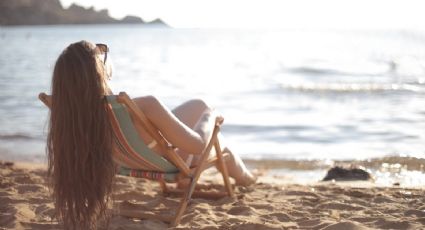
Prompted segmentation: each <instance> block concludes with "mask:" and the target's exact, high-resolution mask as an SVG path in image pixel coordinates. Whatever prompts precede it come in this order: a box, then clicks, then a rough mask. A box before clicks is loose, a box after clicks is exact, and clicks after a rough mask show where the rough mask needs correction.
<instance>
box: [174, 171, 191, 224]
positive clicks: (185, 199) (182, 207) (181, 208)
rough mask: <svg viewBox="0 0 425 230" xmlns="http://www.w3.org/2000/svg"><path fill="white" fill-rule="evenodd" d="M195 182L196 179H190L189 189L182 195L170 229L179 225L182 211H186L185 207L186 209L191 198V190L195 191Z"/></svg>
mask: <svg viewBox="0 0 425 230" xmlns="http://www.w3.org/2000/svg"><path fill="white" fill-rule="evenodd" d="M196 181H197V178H196V179H192V182H191V184H190V186H189V188H188V189H187V190H186V192H185V193H184V195H183V197H182V199H181V202H180V206H179V208H178V209H177V212H176V216H175V218H174V220H173V221H172V222H171V227H175V226H177V225H178V224H179V223H180V219H181V217H182V215H183V213H184V211H185V210H186V207H187V205H188V204H189V201H190V197H191V196H192V193H193V190H194V189H195V186H196Z"/></svg>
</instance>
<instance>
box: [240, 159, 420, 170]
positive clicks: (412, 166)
mask: <svg viewBox="0 0 425 230" xmlns="http://www.w3.org/2000/svg"><path fill="white" fill-rule="evenodd" d="M244 162H246V163H247V164H249V165H251V166H253V167H254V168H261V169H288V170H315V169H328V168H330V167H333V166H337V165H338V166H341V165H345V166H354V165H355V166H360V167H364V168H367V169H373V170H381V171H399V170H402V169H403V170H415V171H422V172H425V166H424V165H425V159H424V158H416V157H402V156H387V157H380V158H371V159H367V160H292V159H244Z"/></svg>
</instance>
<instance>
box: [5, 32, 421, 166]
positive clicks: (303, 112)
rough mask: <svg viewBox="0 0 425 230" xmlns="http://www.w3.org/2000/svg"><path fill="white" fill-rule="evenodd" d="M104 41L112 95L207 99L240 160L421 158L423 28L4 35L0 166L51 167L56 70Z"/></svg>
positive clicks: (172, 102)
mask: <svg viewBox="0 0 425 230" xmlns="http://www.w3.org/2000/svg"><path fill="white" fill-rule="evenodd" d="M83 39H84V40H89V41H92V42H95V43H96V42H98V43H106V44H108V45H109V46H110V55H109V56H108V57H111V58H112V59H113V63H114V73H113V79H112V81H111V86H112V88H113V90H114V91H115V92H116V93H118V92H119V91H126V92H127V93H129V94H130V95H131V96H133V97H135V96H142V95H148V94H151V95H155V96H157V97H158V98H160V99H161V100H162V101H163V102H164V103H165V104H167V105H168V106H170V107H174V106H176V105H178V104H179V103H182V102H184V101H185V100H187V99H191V98H202V99H204V100H206V101H207V102H209V104H210V105H212V106H214V107H215V108H217V109H218V110H219V111H220V112H221V113H222V114H223V115H224V117H225V125H224V127H223V132H224V135H225V136H226V137H227V139H228V144H229V145H230V146H232V148H233V149H234V151H235V152H237V153H239V154H240V155H242V157H243V158H254V159H258V158H262V159H264V158H266V159H295V160H341V159H342V160H351V159H357V160H361V159H369V158H381V157H385V156H396V157H400V156H412V157H419V158H423V157H424V154H425V31H332V30H329V31H314V30H311V31H308V30H307V31H306V30H303V31H298V30H206V29H198V30H197V29H159V28H144V27H142V26H130V25H129V26H122V25H120V26H117V25H102V26H46V27H0V158H5V159H13V160H34V161H43V160H44V142H45V136H46V121H47V115H48V112H47V109H46V108H45V107H44V106H43V105H42V103H41V102H39V101H38V99H37V95H38V93H39V92H43V91H44V92H47V93H48V92H49V91H50V80H51V73H52V69H53V65H54V62H55V60H56V58H57V57H58V55H59V54H60V52H61V51H62V50H63V49H64V48H65V47H66V46H67V45H68V44H70V43H72V42H75V41H80V40H83Z"/></svg>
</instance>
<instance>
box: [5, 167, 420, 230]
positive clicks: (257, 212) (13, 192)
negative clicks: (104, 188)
mask: <svg viewBox="0 0 425 230" xmlns="http://www.w3.org/2000/svg"><path fill="white" fill-rule="evenodd" d="M45 176H46V171H45V166H44V165H42V164H30V163H28V164H23V163H17V164H14V165H13V166H11V165H6V164H5V163H4V162H3V163H1V164H0V229H61V226H60V225H59V224H58V222H57V220H56V219H55V217H54V206H53V202H52V199H51V197H50V193H49V189H48V187H47V183H46V178H45ZM219 179H220V177H219V175H217V173H216V172H215V171H207V172H206V175H205V177H204V183H206V182H211V181H212V182H221V181H220V180H219ZM159 191H160V188H159V185H158V184H157V183H155V182H150V181H148V180H145V179H136V178H129V177H121V176H117V177H116V182H115V187H114V204H113V206H112V207H111V211H112V213H118V210H145V211H147V212H150V211H154V210H160V211H161V212H162V213H163V214H167V215H172V214H173V211H174V209H175V208H176V207H177V204H178V201H179V199H178V198H176V197H163V196H162V195H161V193H160V192H159ZM168 207H170V208H168ZM424 226H425V190H424V188H420V187H418V188H403V187H378V186H375V185H374V184H373V182H337V183H333V182H327V183H322V182H318V183H312V184H304V185H299V184H292V183H291V182H287V181H285V179H284V178H280V177H272V176H262V177H260V179H259V182H258V183H257V184H255V185H253V186H250V187H246V188H245V187H236V196H235V197H234V198H222V199H219V200H205V199H193V200H192V202H191V204H190V205H189V207H188V208H187V210H186V212H185V213H184V215H183V218H182V221H181V224H180V225H179V226H177V227H176V228H175V229H421V228H424ZM167 228H168V225H167V224H165V223H163V222H161V221H157V220H138V219H130V218H126V217H123V216H119V215H113V216H112V217H111V219H110V223H109V229H167Z"/></svg>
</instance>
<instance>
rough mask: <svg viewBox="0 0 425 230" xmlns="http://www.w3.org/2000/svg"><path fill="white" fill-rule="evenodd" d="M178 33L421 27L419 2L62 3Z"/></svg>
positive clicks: (424, 20) (424, 16)
mask: <svg viewBox="0 0 425 230" xmlns="http://www.w3.org/2000/svg"><path fill="white" fill-rule="evenodd" d="M61 2H62V4H63V5H64V6H65V7H68V6H69V5H70V4H71V3H72V2H75V3H77V4H79V5H82V6H94V7H95V9H105V8H106V9H108V10H109V12H110V15H111V16H113V17H116V18H122V17H124V16H125V15H136V16H140V17H142V18H143V19H144V20H146V21H150V20H153V19H155V18H161V19H163V20H164V21H165V22H166V23H168V24H170V25H171V26H173V27H178V28H198V27H201V28H210V27H218V28H229V27H230V28H348V29H352V28H366V29H376V28H384V29H387V28H395V29H407V28H416V29H423V28H425V13H424V11H423V9H425V1H421V0H291V1H289V0H61Z"/></svg>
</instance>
